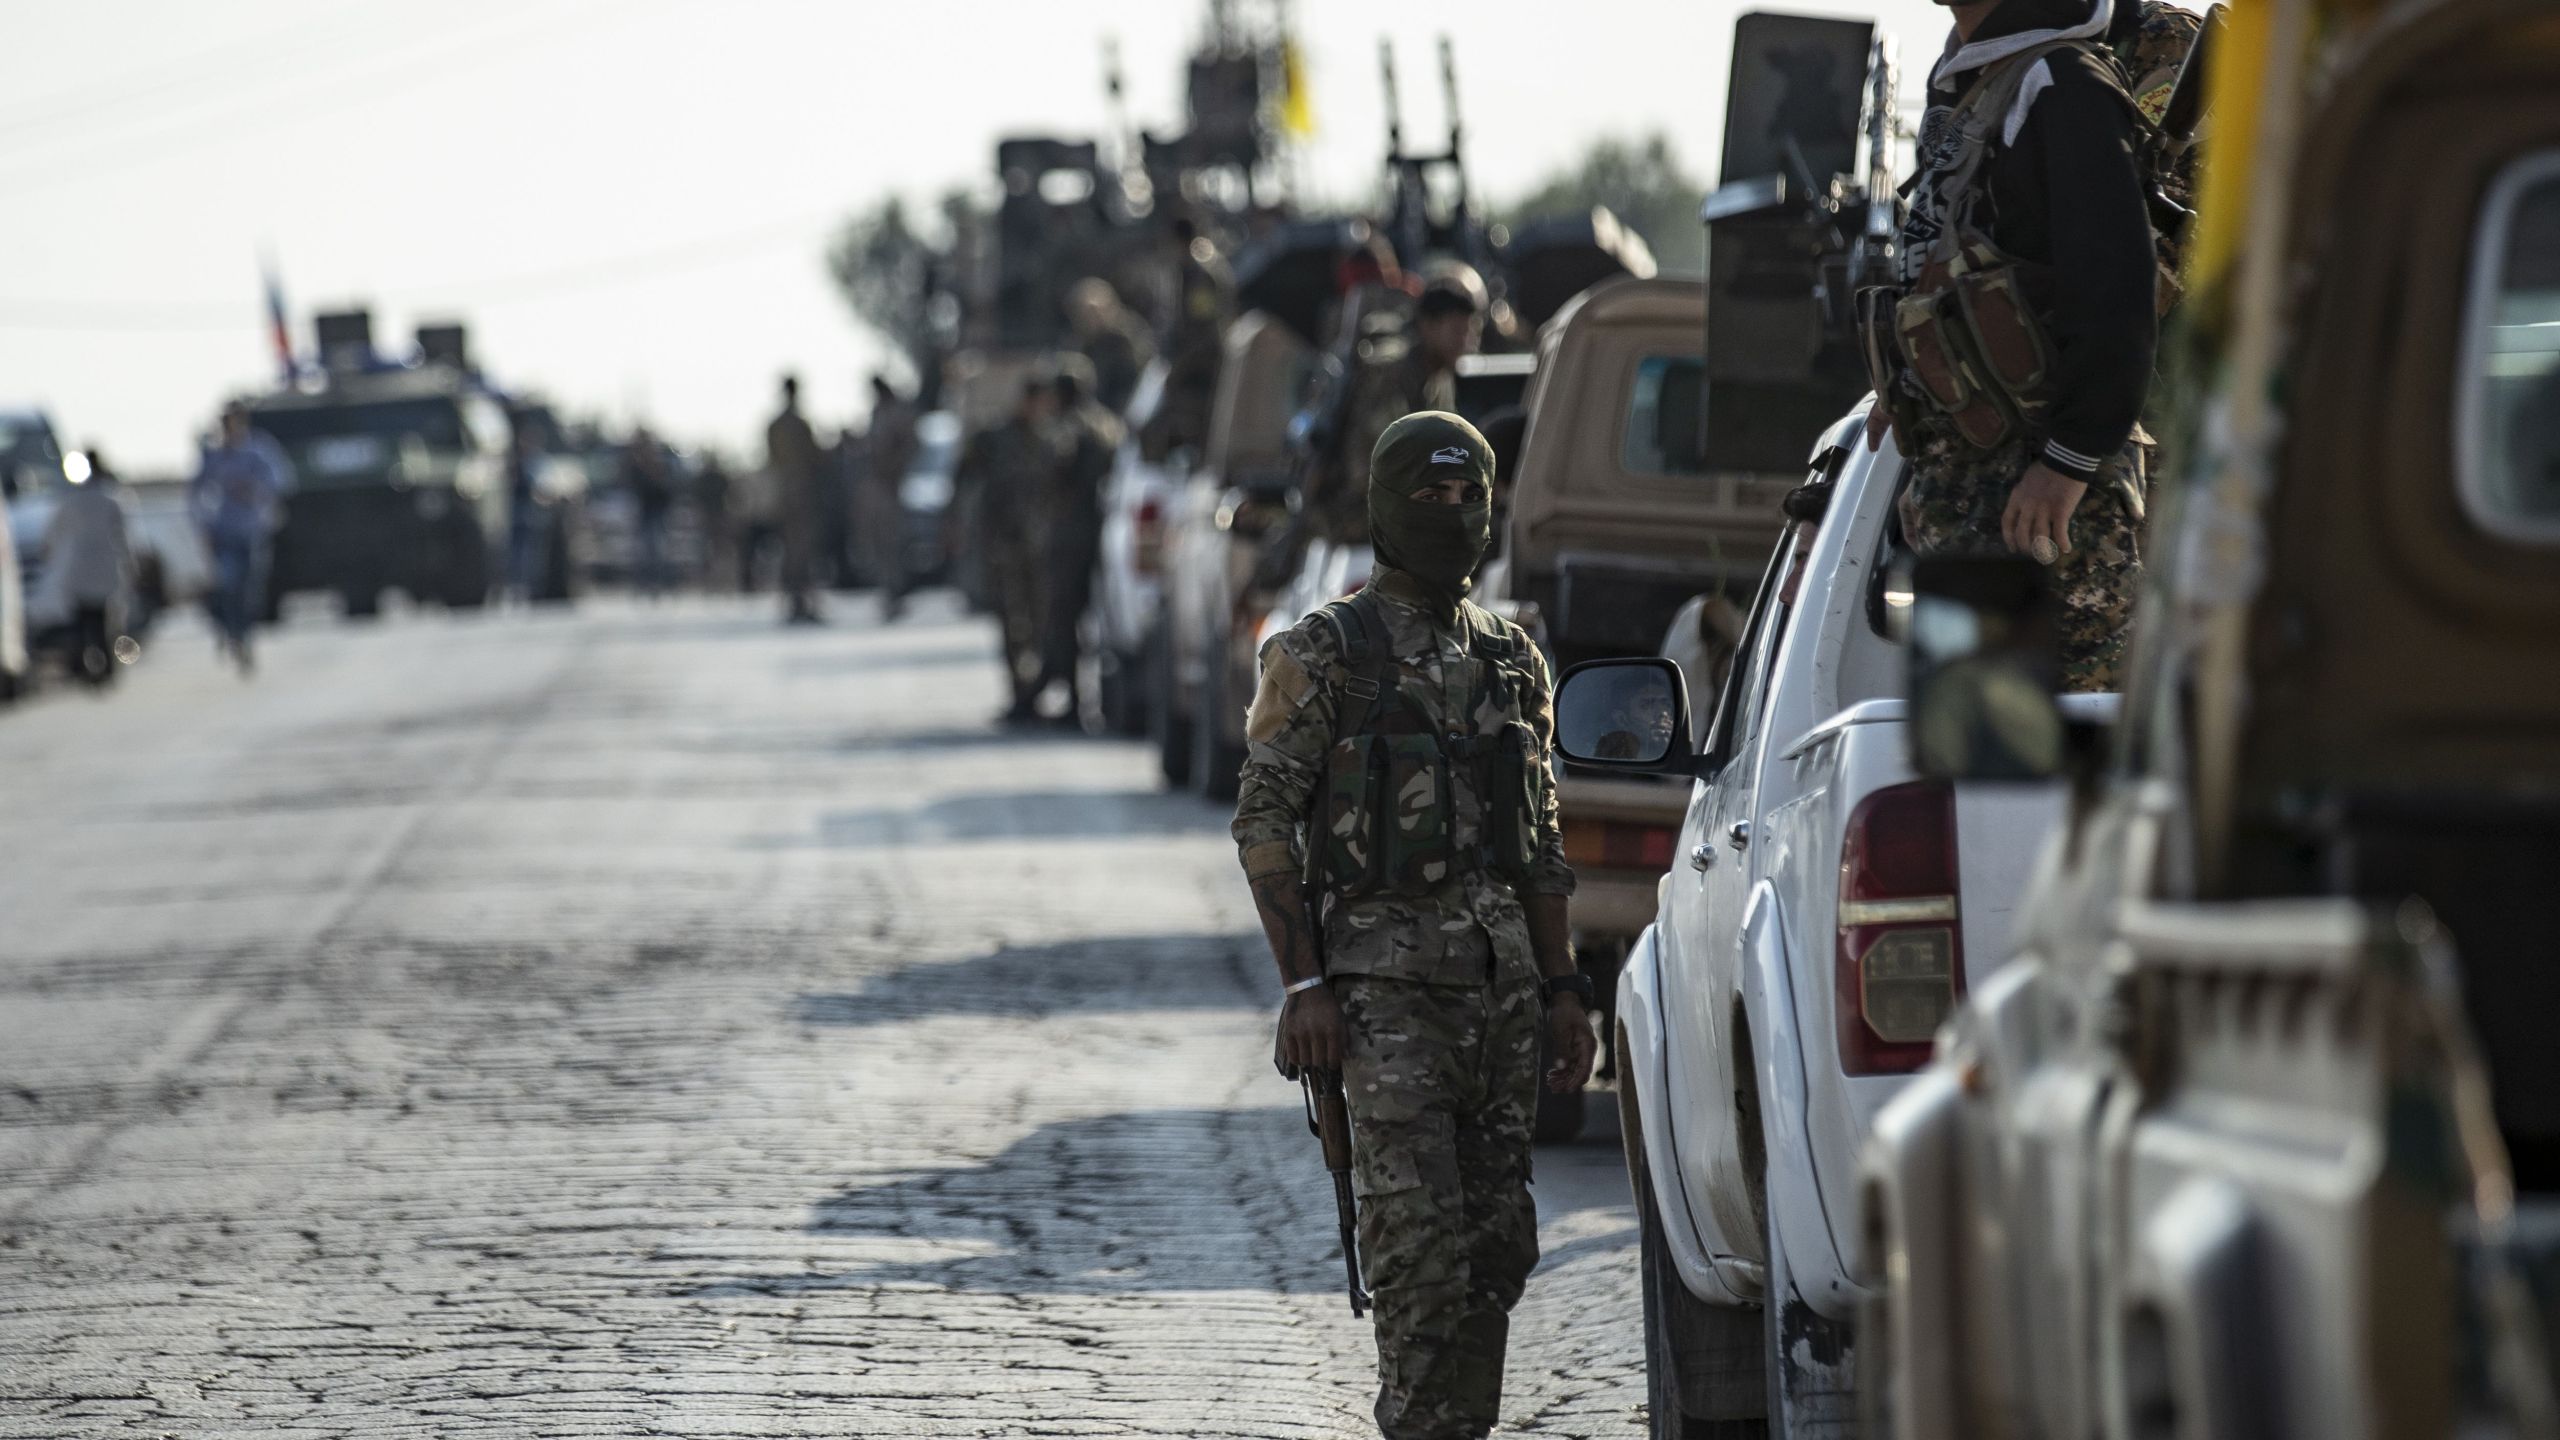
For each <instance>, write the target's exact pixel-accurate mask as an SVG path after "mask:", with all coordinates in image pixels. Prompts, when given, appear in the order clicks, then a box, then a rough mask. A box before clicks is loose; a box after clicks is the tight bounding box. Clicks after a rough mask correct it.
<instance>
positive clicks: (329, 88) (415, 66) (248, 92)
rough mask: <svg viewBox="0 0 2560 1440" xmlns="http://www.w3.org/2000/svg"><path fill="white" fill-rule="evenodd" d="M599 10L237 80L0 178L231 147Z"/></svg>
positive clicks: (90, 172) (82, 139)
mask: <svg viewBox="0 0 2560 1440" xmlns="http://www.w3.org/2000/svg"><path fill="white" fill-rule="evenodd" d="M604 8H605V7H604V6H602V5H600V4H589V5H584V6H566V7H560V8H554V9H552V10H550V11H547V12H541V13H538V14H536V15H535V16H534V18H533V19H532V20H530V21H527V19H526V17H525V14H524V13H523V12H515V13H512V14H508V15H505V16H502V17H500V19H499V20H498V21H497V22H495V23H493V24H489V25H483V26H480V27H478V28H476V29H474V30H471V31H468V32H464V33H463V34H461V35H459V36H454V35H448V36H445V37H443V38H442V39H441V40H440V41H435V42H431V43H428V44H425V45H420V46H415V47H411V48H410V49H408V50H405V51H402V52H399V53H396V54H394V55H391V56H388V57H384V58H381V59H378V60H376V61H375V62H374V63H371V64H368V65H362V66H357V67H353V68H344V69H336V70H331V71H329V72H327V73H323V74H315V75H313V76H310V77H307V79H306V81H305V82H304V83H303V84H302V85H301V86H300V88H299V91H297V90H296V89H295V88H293V87H277V86H272V85H262V84H256V83H254V82H253V81H251V80H247V79H243V80H242V81H240V83H237V84H234V85H233V86H231V87H230V93H229V94H227V95H221V96H213V97H208V99H207V100H205V101H199V102H196V103H195V104H194V106H193V108H192V109H190V108H189V107H188V106H186V105H180V106H177V107H172V108H171V109H169V110H166V111H163V112H161V113H159V114H157V115H153V114H144V115H140V116H136V117H133V123H134V127H136V128H126V129H123V130H122V131H121V132H119V131H117V130H116V129H114V128H113V126H114V124H115V122H110V128H109V129H108V130H107V131H106V132H103V133H99V132H93V133H91V134H89V135H87V136H72V137H66V138H65V139H64V140H63V141H58V142H54V143H55V144H56V145H57V146H62V145H68V146H70V147H72V150H73V153H72V154H69V155H64V154H59V153H57V154H54V155H46V154H42V153H38V154H37V155H35V156H32V157H16V156H13V157H7V158H0V174H6V173H7V172H9V171H10V170H12V169H17V170H19V171H20V172H21V173H25V172H26V167H25V165H24V164H23V163H22V160H23V159H24V158H32V159H33V160H34V161H36V162H37V163H36V166H35V168H34V169H33V172H32V174H29V175H27V178H23V179H21V178H15V177H12V178H11V179H10V180H9V188H10V189H11V190H12V191H13V192H16V193H19V194H23V193H25V192H27V191H29V190H41V189H45V188H48V187H52V186H59V185H63V184H69V183H76V182H79V181H83V180H92V179H97V178H101V177H104V176H109V175H115V174H120V173H122V172H124V171H127V170H132V169H135V168H138V167H139V166H143V165H150V164H156V163H159V162H161V161H164V160H166V159H168V158H169V157H170V155H172V154H173V153H179V152H182V151H185V150H190V149H197V148H201V147H203V146H206V145H217V144H228V143H236V142H237V140H238V138H239V136H240V135H241V134H242V133H243V132H244V131H248V132H254V131H255V130H258V129H263V128H268V127H271V126H274V125H276V124H278V123H283V122H289V121H293V120H296V119H304V118H307V116H306V115H301V114H297V113H295V111H294V110H292V109H290V108H287V109H283V110H281V111H276V110H272V109H271V110H270V113H266V114H259V113H257V112H258V111H259V110H260V109H261V107H272V106H274V105H275V103H276V102H278V101H282V102H284V104H285V105H286V106H289V107H290V106H306V107H307V106H308V105H309V104H310V102H311V101H312V100H313V99H314V98H318V97H325V96H328V95H330V94H333V93H340V92H346V93H358V94H359V103H363V102H369V101H372V100H375V99H379V98H381V97H383V96H386V95H391V94H396V93H399V92H401V91H404V90H410V89H414V88H416V87H417V86H419V85H421V84H425V83H428V82H431V81H436V80H440V79H442V78H444V75H445V73H446V72H449V71H450V70H451V69H453V68H456V66H457V65H459V66H461V67H464V68H467V67H469V66H471V65H474V64H483V63H486V62H488V61H490V60H494V59H507V58H513V57H515V56H518V55H521V54H522V53H523V52H522V50H521V48H520V47H521V46H522V45H523V43H524V42H525V41H527V40H528V39H531V38H532V37H534V36H536V35H539V34H542V33H543V32H545V31H551V30H557V29H559V28H560V26H561V24H562V23H563V22H578V21H584V20H588V19H590V18H593V17H594V15H595V14H596V12H598V11H599V10H602V9H604ZM636 8H637V7H634V6H628V5H625V6H619V7H614V8H613V9H612V10H611V11H610V13H611V14H612V16H613V18H614V19H616V20H620V19H623V18H627V17H628V16H629V15H630V14H632V13H633V12H634V10H635V9H636ZM208 104H209V105H211V107H212V108H211V109H210V110H207V109H206V108H205V107H206V106H207V105H208ZM234 119H239V120H243V121H245V123H244V124H236V125H223V124H221V123H220V122H223V121H227V120H234ZM137 143H138V144H140V145H143V146H146V147H147V148H145V149H143V150H142V151H141V152H140V153H138V154H133V155H131V156H130V158H125V159H121V160H119V161H118V162H116V163H111V164H103V165H100V164H92V163H87V162H86V160H85V159H83V158H81V157H82V156H83V154H91V155H93V154H97V153H101V152H103V153H105V154H108V155H114V154H115V153H116V152H117V151H119V150H126V151H130V150H133V149H134V148H135V146H136V145H137ZM48 161H52V162H57V163H59V164H61V166H62V168H60V169H59V170H56V171H54V172H52V173H48V172H47V170H46V169H45V168H44V167H45V163H46V162H48Z"/></svg>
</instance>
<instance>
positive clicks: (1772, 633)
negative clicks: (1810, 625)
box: [1706, 526, 1795, 770]
mask: <svg viewBox="0 0 2560 1440" xmlns="http://www.w3.org/2000/svg"><path fill="white" fill-rule="evenodd" d="M1794 558H1795V527H1794V526H1789V527H1787V531H1786V533H1785V534H1783V535H1780V536H1779V537H1778V548H1777V549H1776V550H1775V551H1774V552H1773V553H1772V554H1771V556H1770V559H1769V568H1768V569H1766V570H1764V571H1762V572H1761V575H1760V588H1759V589H1758V590H1756V591H1754V592H1753V595H1752V601H1751V618H1750V620H1749V621H1748V622H1746V623H1745V624H1744V626H1743V630H1742V644H1741V646H1740V647H1739V649H1738V650H1737V651H1736V652H1735V655H1734V660H1733V665H1732V668H1731V669H1729V670H1727V671H1726V673H1725V679H1724V690H1723V692H1722V693H1721V694H1719V695H1717V696H1716V717H1715V724H1714V727H1713V728H1712V729H1710V730H1709V731H1708V732H1707V745H1706V756H1707V760H1708V763H1709V764H1710V765H1712V766H1713V767H1714V768H1715V769H1718V770H1721V769H1723V768H1724V767H1725V764H1726V763H1727V762H1728V761H1730V760H1732V759H1733V757H1734V756H1736V755H1738V754H1741V753H1742V751H1743V750H1744V749H1745V748H1747V747H1748V746H1749V744H1750V741H1751V736H1752V734H1753V732H1754V731H1755V730H1756V729H1757V728H1758V720H1759V710H1760V699H1761V696H1762V694H1763V692H1764V691H1765V690H1766V689H1767V688H1768V679H1769V655H1770V652H1771V650H1772V649H1773V648H1774V646H1775V641H1776V636H1777V632H1778V630H1779V628H1780V627H1781V626H1782V625H1783V624H1784V623H1785V617H1786V609H1787V607H1786V606H1784V605H1782V604H1780V603H1779V601H1778V586H1779V583H1780V582H1781V581H1782V580H1784V579H1785V578H1786V567H1787V565H1788V563H1789V562H1790V561H1792V560H1793V559H1794Z"/></svg>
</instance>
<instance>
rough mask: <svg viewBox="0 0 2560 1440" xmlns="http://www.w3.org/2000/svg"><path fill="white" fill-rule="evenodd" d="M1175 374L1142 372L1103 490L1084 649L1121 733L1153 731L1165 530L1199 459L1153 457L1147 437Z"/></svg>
mask: <svg viewBox="0 0 2560 1440" xmlns="http://www.w3.org/2000/svg"><path fill="white" fill-rule="evenodd" d="M1170 373H1171V371H1170V367H1168V366H1167V365H1166V364H1165V362H1163V361H1162V360H1157V361H1154V362H1152V363H1150V364H1149V365H1148V366H1147V368H1146V369H1145V371H1144V372H1143V373H1141V374H1140V375H1139V377H1138V386H1137V389H1136V391H1135V392H1133V393H1132V394H1131V395H1130V397H1129V408H1128V410H1127V411H1126V413H1125V414H1124V416H1123V417H1122V418H1123V419H1125V420H1126V421H1127V422H1128V435H1127V438H1125V439H1124V440H1122V441H1121V443H1120V450H1119V453H1118V455H1117V456H1115V457H1114V458H1113V461H1112V466H1111V479H1110V481H1109V483H1108V487H1107V489H1106V490H1105V492H1104V495H1103V512H1102V551H1101V555H1100V558H1099V560H1098V561H1097V563H1096V569H1095V576H1094V586H1093V607H1092V609H1091V610H1090V611H1089V612H1088V613H1087V616H1086V623H1087V624H1088V626H1089V627H1090V631H1089V635H1088V638H1087V641H1086V644H1085V653H1086V655H1087V656H1089V657H1091V659H1092V662H1093V665H1094V669H1095V674H1094V677H1093V683H1091V684H1089V685H1087V686H1085V687H1084V690H1085V693H1086V694H1088V695H1092V696H1094V697H1095V698H1096V701H1097V703H1098V704H1099V706H1100V707H1101V719H1102V724H1103V728H1104V729H1106V730H1107V731H1109V732H1110V733H1112V734H1115V735H1144V734H1146V733H1147V708H1148V700H1149V697H1148V693H1147V685H1148V679H1149V674H1150V672H1149V669H1148V664H1149V660H1148V654H1147V646H1148V642H1149V641H1150V639H1151V638H1152V637H1153V635H1154V633H1155V628H1156V626H1157V624H1158V623H1159V622H1160V621H1161V619H1162V615H1163V610H1164V572H1165V537H1166V534H1167V530H1168V526H1169V522H1170V520H1171V518H1172V511H1173V506H1174V503H1175V500H1176V498H1177V497H1178V496H1179V495H1180V494H1181V491H1182V487H1183V483H1184V479H1185V476H1186V473H1187V470H1188V467H1189V466H1190V465H1191V463H1192V461H1193V457H1192V455H1191V453H1190V452H1189V451H1188V450H1179V449H1178V450H1175V451H1173V452H1171V453H1170V454H1168V455H1166V456H1165V458H1164V459H1163V460H1162V461H1154V460H1149V459H1148V458H1147V456H1146V444H1145V442H1144V440H1143V439H1142V438H1141V437H1142V435H1143V433H1144V432H1145V431H1146V430H1147V429H1148V427H1149V426H1150V424H1151V423H1152V422H1153V421H1154V420H1155V418H1156V412H1157V409H1158V407H1160V406H1161V405H1162V404H1163V403H1164V401H1165V381H1166V379H1167V377H1168V376H1169V374H1170Z"/></svg>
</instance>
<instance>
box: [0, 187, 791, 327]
mask: <svg viewBox="0 0 2560 1440" xmlns="http://www.w3.org/2000/svg"><path fill="white" fill-rule="evenodd" d="M839 216H840V212H838V211H835V210H811V211H804V212H802V213H800V214H798V215H793V216H788V217H785V218H783V219H779V220H769V221H766V222H764V223H762V224H760V225H754V226H750V227H748V228H746V229H742V230H733V231H729V232H727V233H725V234H720V235H709V236H704V237H702V238H700V239H695V240H687V241H682V242H679V243H677V244H674V245H667V246H662V247H660V248H658V249H654V250H643V251H638V252H636V253H632V254H627V255H617V256H611V257H608V258H605V259H602V260H583V261H576V262H572V263H569V264H563V265H554V266H548V267H545V268H543V269H540V270H522V271H517V272H515V273H514V274H510V275H496V276H484V277H481V278H479V279H467V280H460V281H453V282H448V283H445V284H439V285H397V286H390V287H386V288H384V289H383V290H381V291H379V292H377V293H379V294H380V295H382V296H383V297H384V298H386V299H391V300H399V301H402V302H403V303H408V304H415V305H432V304H442V305H450V306H454V307H455V308H458V309H462V310H465V311H470V310H479V309H487V308H496V307H501V306H505V305H509V304H516V303H521V302H527V301H538V300H548V299H552V298H555V297H557V296H561V295H568V294H574V293H576V292H578V291H581V290H594V289H602V288H608V287H611V286H616V285H628V284H632V283H634V282H637V281H643V280H650V279H655V278H656V277H658V276H660V275H664V274H668V273H671V272H675V271H681V270H688V269H694V268H698V267H700V266H704V265H712V264H717V263H719V262H721V261H723V260H728V259H731V258H733V257H735V256H738V255H743V254H752V253H753V252H755V251H757V250H761V249H765V248H768V247H770V246H772V245H775V244H777V243H780V242H782V241H785V240H793V239H799V238H802V237H804V236H809V235H811V234H812V233H813V232H815V231H817V230H819V229H820V228H821V227H823V226H827V225H831V224H832V223H833V222H834V221H835V220H836V219H838V218H839ZM266 323H267V320H266V312H265V309H264V308H263V306H262V305H260V304H257V303H255V302H252V301H249V300H242V301H240V302H238V303H231V302H224V301H209V300H159V301H121V300H46V299H9V298H0V330H96V331H118V332H122V331H134V332H161V333H170V334H176V333H187V332H195V331H216V330H235V329H241V328H244V327H258V328H263V327H264V326H265V324H266Z"/></svg>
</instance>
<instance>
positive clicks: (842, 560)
mask: <svg viewBox="0 0 2560 1440" xmlns="http://www.w3.org/2000/svg"><path fill="white" fill-rule="evenodd" d="M819 473H820V475H821V477H822V478H821V481H820V484H819V486H818V554H819V557H820V558H821V559H823V560H824V561H825V562H826V570H827V582H828V583H829V584H830V585H831V586H833V587H834V588H836V589H838V590H850V589H852V588H853V587H854V586H855V585H856V584H857V583H858V577H860V575H861V574H862V570H863V562H862V544H863V540H862V525H861V516H860V515H859V513H858V511H859V506H860V498H859V497H860V496H861V494H862V489H863V479H864V477H865V476H867V475H869V474H870V473H871V437H870V436H868V435H865V434H864V433H862V431H861V430H860V429H858V428H856V427H854V426H851V425H847V426H845V427H844V428H843V429H841V430H839V431H837V432H836V439H835V443H834V444H832V445H830V446H828V447H827V453H826V463H825V464H824V466H822V467H821V469H820V472H819Z"/></svg>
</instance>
